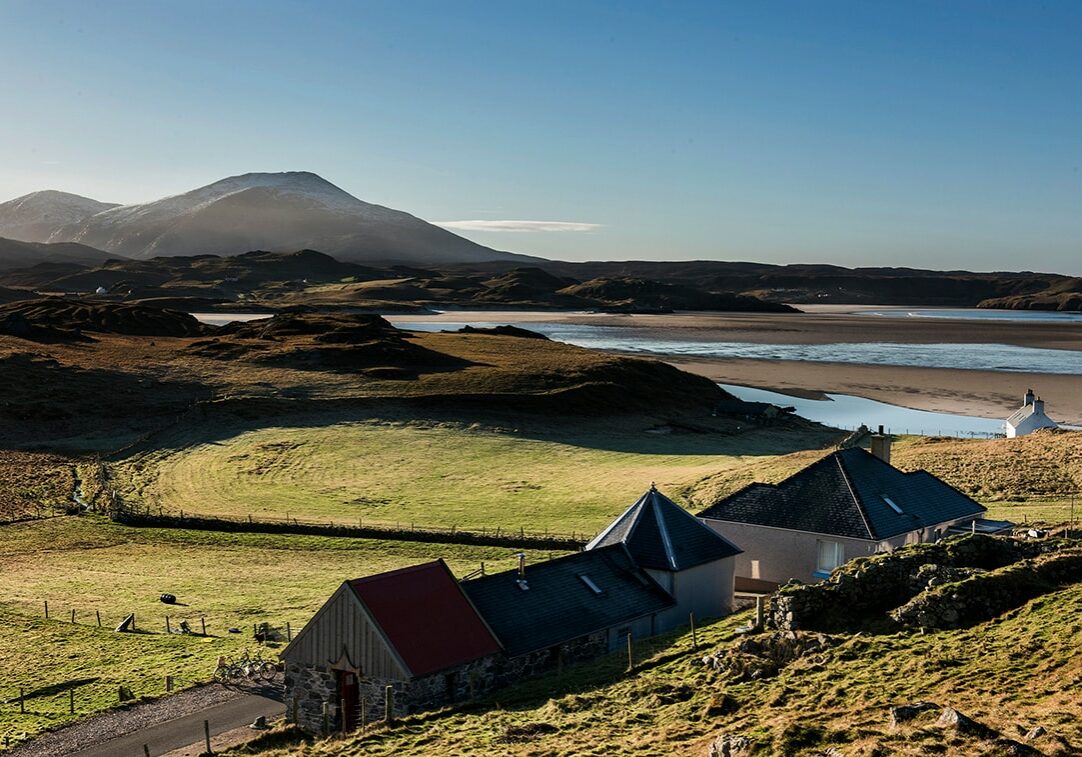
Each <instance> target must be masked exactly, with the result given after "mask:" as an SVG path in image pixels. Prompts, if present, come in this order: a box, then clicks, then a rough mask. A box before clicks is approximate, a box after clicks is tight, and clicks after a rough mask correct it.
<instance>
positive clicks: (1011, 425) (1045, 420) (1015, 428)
mask: <svg viewBox="0 0 1082 757" xmlns="http://www.w3.org/2000/svg"><path fill="white" fill-rule="evenodd" d="M1006 427H1007V438H1008V439H1013V438H1015V437H1017V436H1025V435H1026V434H1032V433H1033V432H1034V431H1037V430H1038V429H1042V428H1059V424H1057V423H1056V422H1055V421H1054V420H1052V419H1051V418H1049V417H1048V416H1047V415H1045V413H1044V400H1042V399H1041V398H1040V397H1038V396H1036V395H1035V394H1034V393H1033V390H1032V389H1027V390H1026V395H1025V396H1024V397H1023V398H1022V407H1020V408H1018V409H1017V410H1015V411H1014V412H1013V413H1012V414H1011V417H1009V418H1008V419H1007V422H1006Z"/></svg>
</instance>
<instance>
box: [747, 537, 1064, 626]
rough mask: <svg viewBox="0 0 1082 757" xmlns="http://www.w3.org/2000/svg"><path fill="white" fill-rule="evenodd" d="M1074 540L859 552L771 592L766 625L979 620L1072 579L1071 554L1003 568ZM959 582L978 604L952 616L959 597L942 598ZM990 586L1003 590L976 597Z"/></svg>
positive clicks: (975, 541) (956, 541)
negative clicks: (817, 579)
mask: <svg viewBox="0 0 1082 757" xmlns="http://www.w3.org/2000/svg"><path fill="white" fill-rule="evenodd" d="M1071 545H1072V543H1071V542H1066V541H1057V540H1041V541H1037V540H1026V539H1016V538H1008V537H996V536H986V535H983V534H973V535H967V536H963V537H958V538H953V539H947V540H944V541H940V542H936V543H934V544H919V545H913V546H910V547H906V548H903V549H900V550H898V551H896V552H893V553H890V554H883V555H875V556H872V557H865V558H859V559H856V560H853V561H851V562H849V563H847V564H846V565H844V566H842V567H841V568H839V569H838V570H836V571H835V572H834V573H833V575H831V577H830V578H829V579H828V580H826V581H824V582H822V583H819V584H810V585H805V584H799V583H791V584H787V585H785V586H783V587H782V588H781V589H779V591H778V592H777V593H776V594H775V595H774V596H773V597H772V598H771V601H770V611H769V614H768V616H767V625H768V626H770V627H772V628H776V629H781V630H795V629H809V630H819V631H847V630H854V629H856V628H860V627H862V626H863V625H865V624H867V623H868V622H887V623H891V622H893V623H901V624H903V625H930V624H922V623H920V621H919V618H925V617H931V616H932V615H934V616H936V617H939V618H942V622H943V623H944V624H946V625H944V626H943V627H958V624H968V623H974V622H979V621H980V620H986V619H987V618H989V617H993V616H994V614H998V612H1002V611H1004V610H1007V609H1010V608H1011V607H1017V606H1018V605H1019V604H1021V603H1022V602H1025V601H1026V600H1027V599H1030V598H1032V597H1034V596H1038V595H1039V594H1040V593H1042V591H1047V590H1048V589H1049V586H1050V584H1048V582H1049V581H1053V580H1054V581H1057V582H1062V581H1063V580H1070V579H1069V576H1071V575H1074V573H1073V570H1074V568H1073V566H1074V559H1073V558H1068V557H1064V559H1063V560H1062V561H1061V560H1054V561H1052V562H1051V564H1050V565H1049V566H1047V567H1045V568H1042V569H1041V570H1040V571H1039V575H1034V576H1029V574H1028V573H1026V572H1025V571H1023V572H1018V571H1011V570H1006V571H1004V570H1002V569H1004V568H1007V567H1008V566H1012V565H1015V564H1017V563H1021V562H1022V561H1026V560H1034V559H1036V558H1039V557H1041V556H1044V555H1052V554H1056V553H1063V554H1064V555H1071V554H1074V550H1075V549H1077V548H1075V547H1072V546H1071ZM1042 565H1043V563H1042ZM1027 576H1028V578H1027ZM959 586H963V587H965V588H963V589H961V591H962V592H963V593H962V594H960V595H959V596H960V597H965V598H966V601H967V602H969V601H970V598H972V604H973V606H972V608H968V607H967V608H966V609H957V608H956V611H955V612H956V616H955V614H952V612H950V611H948V610H947V609H946V606H947V605H948V604H950V602H952V601H954V600H949V599H944V598H950V597H953V596H954V594H955V593H957V592H956V591H955V590H954V587H959ZM1012 587H1013V590H1011V591H1007V590H1009V589H1012ZM1042 587H1044V588H1043V590H1042ZM989 591H1000V592H1001V593H1005V594H1006V595H1005V596H1004V597H1002V598H1001V599H996V600H991V599H989V600H987V602H986V601H985V600H983V599H978V596H979V595H980V594H981V593H982V592H989ZM921 598H924V599H921ZM914 603H915V604H914ZM925 603H927V604H925ZM933 608H934V609H933ZM892 611H894V612H892ZM922 612H923V613H924V614H923V615H921V613H922ZM989 613H991V614H989Z"/></svg>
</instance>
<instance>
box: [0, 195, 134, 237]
mask: <svg viewBox="0 0 1082 757" xmlns="http://www.w3.org/2000/svg"><path fill="white" fill-rule="evenodd" d="M115 207H116V203H112V202H98V201H97V200H91V199H90V198H89V197H82V196H80V195H75V194H71V193H69V192H57V191H56V190H52V189H46V190H44V191H41V192H31V193H30V194H28V195H23V196H22V197H16V198H15V199H14V200H8V201H7V202H4V203H0V237H8V238H10V239H17V240H19V241H21V242H48V241H49V237H50V236H52V234H53V232H55V231H56V230H57V229H58V228H59V227H61V226H66V225H67V224H71V223H78V222H79V221H82V220H84V219H86V218H89V217H90V216H92V215H94V214H95V213H100V212H102V211H103V210H108V209H109V208H115Z"/></svg>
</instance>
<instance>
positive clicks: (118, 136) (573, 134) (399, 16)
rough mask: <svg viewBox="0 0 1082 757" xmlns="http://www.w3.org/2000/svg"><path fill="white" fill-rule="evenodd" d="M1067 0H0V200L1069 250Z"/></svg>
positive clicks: (489, 232)
mask: <svg viewBox="0 0 1082 757" xmlns="http://www.w3.org/2000/svg"><path fill="white" fill-rule="evenodd" d="M1080 39H1082V3H1077V2H1044V3H1041V2H1028V1H1023V0H1019V1H1018V2H1013V3H1002V2H994V1H993V0H984V1H982V2H968V1H967V0H951V2H939V1H935V2H923V1H922V0H905V1H904V2H901V1H899V2H886V1H884V0H859V1H856V2H832V1H830V0H815V1H814V2H813V1H812V0H805V1H799V2H798V1H795V0H794V1H793V2H768V1H765V0H753V1H749V2H721V1H720V0H716V1H714V2H702V3H699V2H683V3H681V2H656V3H640V2H634V1H633V0H622V1H621V2H611V3H597V2H589V1H588V0H574V1H572V2H564V0H544V1H543V2H541V1H539V2H530V1H528V0H513V1H512V2H506V0H504V1H502V2H486V3H482V2H468V1H465V0H463V1H461V2H453V3H452V2H446V1H437V2H420V1H417V2H414V1H411V0H397V1H392V2H343V3H338V2H331V1H330V0H325V1H323V2H300V1H286V0H260V1H259V2H248V1H246V0H230V1H229V2H219V1H215V2H205V1H201V0H185V2H164V1H162V2H158V1H156V0H140V1H139V2H121V1H118V0H103V1H102V2H100V3H99V2H95V3H87V2H85V0H80V1H79V2H60V1H57V0H0V71H2V72H3V74H2V75H0V201H3V200H7V199H10V198H13V197H16V196H19V195H22V194H25V193H27V192H31V191H35V190H39V189H60V190H64V191H69V192H75V193H77V194H82V195H86V196H89V197H94V198H96V199H99V200H103V201H108V202H121V203H134V202H143V201H149V200H153V199H157V198H159V197H162V196H165V195H169V194H176V193H179V192H184V191H187V190H189V189H192V188H195V187H197V186H201V185H204V184H208V183H210V182H212V181H215V180H217V179H220V178H223V177H225V176H229V175H234V174H239V173H246V172H249V171H286V170H307V171H314V172H316V173H318V174H320V175H321V176H323V177H324V178H326V179H327V180H329V181H331V182H333V183H335V184H337V185H338V186H340V187H342V188H343V189H345V190H346V191H348V192H350V193H351V194H353V195H355V196H357V197H359V198H361V199H363V200H366V201H368V202H375V203H379V204H382V205H388V206H390V207H394V208H398V209H400V210H406V211H408V212H410V213H413V214H414V215H417V216H420V217H421V218H424V219H426V220H430V221H434V222H440V223H443V224H445V225H447V227H448V228H452V229H454V230H455V231H456V232H457V233H461V234H463V235H464V236H468V237H470V238H471V239H474V240H475V241H478V242H481V243H482V244H487V245H489V246H492V247H496V248H498V249H505V250H513V251H516V252H523V253H529V254H534V255H542V256H546V257H551V258H559V259H567V260H602V259H611V260H622V259H657V260H662V259H665V260H682V259H721V260H755V261H763V262H773V263H788V262H823V263H835V264H839V265H877V266H878V265H902V266H917V267H930V268H938V269H943V268H966V269H973V270H1041V271H1058V272H1063V273H1074V274H1082V171H1080V168H1082V44H1079V40H1080Z"/></svg>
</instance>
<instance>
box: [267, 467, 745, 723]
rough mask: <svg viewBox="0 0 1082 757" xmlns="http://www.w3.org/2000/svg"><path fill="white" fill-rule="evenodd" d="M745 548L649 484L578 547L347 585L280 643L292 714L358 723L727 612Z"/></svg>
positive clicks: (303, 719)
mask: <svg viewBox="0 0 1082 757" xmlns="http://www.w3.org/2000/svg"><path fill="white" fill-rule="evenodd" d="M739 551H740V550H739V549H737V548H736V547H734V546H733V545H732V544H731V543H729V542H728V541H726V540H725V539H724V538H722V537H721V536H718V535H717V534H715V533H714V532H713V531H711V530H710V529H709V528H707V527H706V526H705V525H704V524H702V523H701V522H699V521H697V520H696V519H695V518H694V517H693V516H691V515H690V514H689V513H687V512H686V511H684V510H683V509H682V508H681V507H679V506H678V505H676V504H675V503H673V502H671V501H670V500H668V499H667V498H665V497H664V496H663V495H661V494H660V493H659V492H657V490H655V489H653V488H651V490H650V491H649V492H647V493H646V494H645V495H643V497H642V498H640V499H639V501H638V502H636V503H635V504H634V505H633V506H632V507H630V508H628V510H626V511H625V512H624V513H623V514H622V515H621V516H620V517H619V518H618V519H617V520H616V521H615V522H614V523H613V524H612V525H611V526H609V527H608V528H606V529H605V530H604V531H603V532H602V533H601V534H600V535H599V536H598V537H597V539H595V540H594V541H592V542H591V543H590V544H589V545H588V547H587V548H586V549H585V550H584V551H582V552H579V553H576V554H572V555H567V556H565V557H559V558H556V559H552V560H546V561H543V562H537V563H532V564H527V562H526V560H525V556H524V555H520V556H519V566H518V568H517V569H515V570H509V571H504V572H501V573H496V574H493V575H487V576H485V575H482V576H480V577H475V578H469V579H466V580H462V581H457V580H456V579H455V578H454V576H453V575H452V574H451V571H450V570H449V569H448V567H447V565H446V564H445V563H444V562H443V561H442V560H437V561H435V562H430V563H424V564H422V565H415V566H412V567H409V568H403V569H401V570H394V571H389V572H387V573H380V574H378V575H375V576H369V577H367V578H361V579H357V580H353V581H346V582H345V583H343V584H342V585H341V586H340V587H339V589H338V590H337V591H336V592H335V593H334V594H333V595H332V596H331V598H330V599H329V600H328V601H327V603H326V604H325V605H324V606H323V607H322V608H321V609H320V610H319V612H317V613H316V615H315V617H313V618H312V620H311V621H310V622H309V623H308V624H307V625H306V626H305V627H304V629H303V630H302V631H301V632H300V633H299V634H298V635H297V636H296V638H294V639H293V641H292V642H291V643H290V644H289V646H287V647H286V648H285V650H284V651H283V652H282V659H283V660H284V661H285V669H286V717H287V720H290V721H292V722H296V723H297V724H298V725H299V726H301V727H302V728H304V729H305V730H307V731H310V732H313V733H326V732H329V731H340V730H344V731H350V730H353V729H355V728H356V727H357V726H358V725H360V723H361V722H362V721H368V722H371V721H373V720H377V719H382V718H383V717H384V715H385V711H386V708H387V707H388V706H389V707H390V709H391V714H392V715H394V716H401V715H405V714H408V713H413V712H419V711H422V710H426V709H430V708H433V707H439V706H442V705H445V704H449V703H453V702H456V701H462V700H466V699H470V698H473V697H474V696H478V695H481V694H484V693H486V692H488V691H492V690H493V689H496V688H498V687H501V686H504V685H508V684H510V683H514V682H516V681H518V680H521V679H522V678H524V677H528V676H531V675H537V674H540V673H543V672H546V671H548V670H553V669H559V668H561V667H562V666H563V665H565V664H571V663H575V662H579V661H583V660H588V659H593V658H596V657H598V656H600V655H603V654H606V653H608V652H610V651H612V650H614V649H618V648H622V647H623V645H624V644H626V640H627V639H628V637H630V638H632V639H639V638H645V637H648V636H652V635H654V634H656V633H660V632H662V631H665V630H668V629H671V628H674V627H676V626H679V625H683V624H686V623H688V621H689V615H690V614H691V613H694V614H695V617H696V618H699V619H706V618H710V617H716V616H719V615H724V614H726V613H728V612H729V611H730V610H731V607H732V600H733V575H734V565H733V561H734V557H735V556H736V555H737V554H738V553H739ZM388 691H390V692H391V696H390V697H388ZM388 702H390V704H389V705H388Z"/></svg>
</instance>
